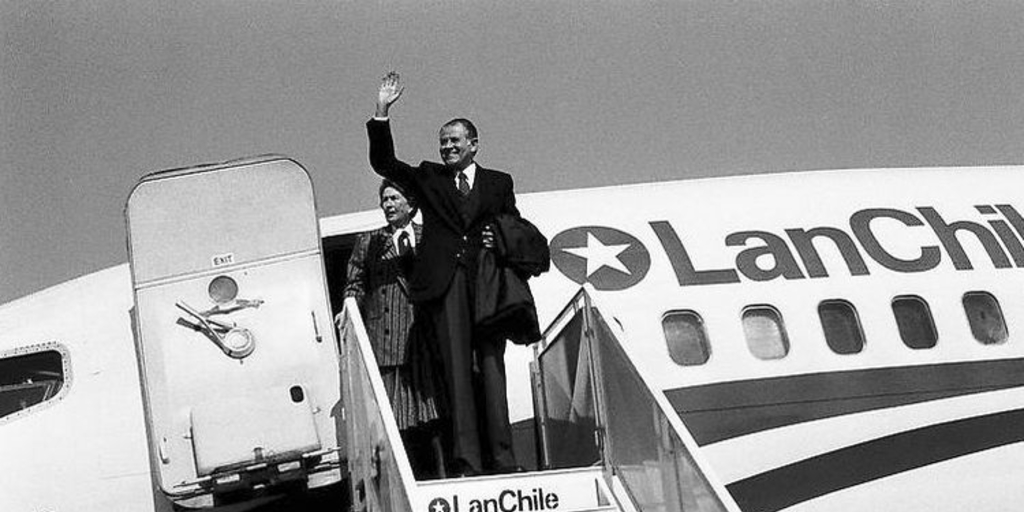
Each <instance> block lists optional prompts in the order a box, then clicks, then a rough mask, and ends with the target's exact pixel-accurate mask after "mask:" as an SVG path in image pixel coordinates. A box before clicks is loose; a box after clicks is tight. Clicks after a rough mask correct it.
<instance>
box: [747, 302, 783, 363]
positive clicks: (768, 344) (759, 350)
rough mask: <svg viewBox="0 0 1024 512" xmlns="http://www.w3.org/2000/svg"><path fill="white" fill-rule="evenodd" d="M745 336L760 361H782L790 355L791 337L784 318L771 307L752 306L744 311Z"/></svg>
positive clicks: (752, 352)
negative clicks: (787, 333) (788, 334)
mask: <svg viewBox="0 0 1024 512" xmlns="http://www.w3.org/2000/svg"><path fill="white" fill-rule="evenodd" d="M743 334H744V335H745V336H746V338H747V348H749V349H750V353H751V354H754V357H756V358H758V359H764V360H770V359H782V358H783V357H786V354H788V353H789V336H787V335H786V326H785V325H783V323H782V316H781V315H780V314H779V312H778V311H777V310H776V309H775V308H773V307H771V306H750V307H748V308H746V309H744V310H743Z"/></svg>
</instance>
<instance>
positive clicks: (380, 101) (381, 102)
mask: <svg viewBox="0 0 1024 512" xmlns="http://www.w3.org/2000/svg"><path fill="white" fill-rule="evenodd" d="M403 90H405V87H404V86H403V85H402V84H401V82H400V80H399V76H398V73H395V72H394V71H388V74H386V75H384V78H383V79H382V80H381V81H380V89H379V90H378V91H377V117H387V116H388V110H389V109H390V108H391V104H392V103H394V102H396V101H398V98H399V97H401V96H402V91H403Z"/></svg>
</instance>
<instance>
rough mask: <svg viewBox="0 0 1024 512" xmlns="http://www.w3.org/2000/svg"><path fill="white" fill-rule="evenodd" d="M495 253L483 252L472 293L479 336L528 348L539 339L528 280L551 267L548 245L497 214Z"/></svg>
mask: <svg viewBox="0 0 1024 512" xmlns="http://www.w3.org/2000/svg"><path fill="white" fill-rule="evenodd" d="M494 235H495V236H494V238H495V250H494V251H493V252H492V251H482V252H481V253H480V258H479V266H478V270H477V275H476V279H477V284H476V293H475V294H474V304H475V307H474V318H475V323H476V329H477V331H478V332H480V333H481V334H482V335H483V336H492V337H498V338H502V339H505V338H507V339H510V340H512V342H514V343H517V344H520V345H526V344H529V343H533V342H535V341H538V340H540V338H541V334H540V325H539V323H538V321H537V308H536V306H535V305H534V302H533V294H532V293H531V292H530V285H529V284H528V283H527V282H526V280H527V279H528V278H529V276H537V275H540V274H541V273H543V272H547V270H548V268H549V266H550V264H551V255H550V251H549V249H548V240H547V238H545V237H544V235H543V234H542V233H541V232H540V230H539V229H537V227H536V226H534V225H533V224H531V223H530V222H529V221H527V220H526V219H524V218H522V217H514V216H512V215H499V216H498V217H497V219H496V221H495V232H494Z"/></svg>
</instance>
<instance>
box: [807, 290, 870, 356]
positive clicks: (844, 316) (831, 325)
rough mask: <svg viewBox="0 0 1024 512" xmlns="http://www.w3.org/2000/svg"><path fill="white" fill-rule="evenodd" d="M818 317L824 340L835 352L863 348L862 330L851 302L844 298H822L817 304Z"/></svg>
mask: <svg viewBox="0 0 1024 512" xmlns="http://www.w3.org/2000/svg"><path fill="white" fill-rule="evenodd" d="M818 317H819V318H820V319H821V328H822V330H823V331H824V332H825V342H826V343H828V346H829V348H831V349H832V351H833V352H835V353H836V354H856V353H859V352H860V351H861V350H864V331H863V329H861V326H860V319H859V318H857V310H856V309H854V307H853V304H850V303H849V302H846V301H845V300H838V299H835V300H824V301H822V302H821V303H820V304H818Z"/></svg>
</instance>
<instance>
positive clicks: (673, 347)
mask: <svg viewBox="0 0 1024 512" xmlns="http://www.w3.org/2000/svg"><path fill="white" fill-rule="evenodd" d="M963 308H964V312H965V313H966V314H967V320H968V322H969V323H970V327H971V333H972V334H973V335H974V339H976V340H977V341H978V342H979V343H981V344H983V345H997V344H1001V343H1004V342H1006V340H1007V338H1008V337H1009V333H1008V331H1007V329H1006V322H1005V321H1004V319H1003V312H1002V309H1000V307H999V301H998V300H996V298H995V296H993V295H992V294H991V293H988V292H981V291H978V292H968V293H965V294H964V296H963ZM892 312H893V316H894V317H895V319H896V326H897V328H898V329H899V333H900V339H902V340H903V344H904V345H906V346H907V347H909V348H911V349H915V350H926V349H930V348H932V347H934V346H935V344H936V343H937V342H938V339H939V336H938V332H937V331H936V329H935V322H934V321H933V320H932V313H931V309H930V308H929V307H928V302H926V301H925V300H924V299H923V298H921V297H918V296H916V295H902V296H899V297H896V298H894V299H893V300H892ZM818 318H819V319H820V320H821V328H822V331H823V332H824V334H825V342H826V343H827V344H828V346H829V348H830V349H831V350H832V351H833V352H834V353H836V354H857V353H859V352H860V351H862V350H863V349H864V330H863V329H862V328H861V325H860V319H859V317H858V316H857V308H855V307H854V306H853V304H851V303H850V302H848V301H845V300H842V299H830V300H825V301H822V302H821V303H820V304H818ZM741 321H742V322H743V333H744V335H745V337H746V342H747V347H748V348H749V349H750V353H751V354H753V355H754V357H756V358H758V359H762V360H775V359H782V358H784V357H786V355H788V354H789V347H790V344H789V336H788V335H787V334H786V325H785V323H784V322H783V320H782V315H781V314H780V313H779V311H778V310H777V309H775V308H774V307H772V306H767V305H758V306H749V307H747V308H745V309H744V310H743V313H742V318H741ZM661 326H662V330H663V332H664V334H665V342H666V344H667V345H668V353H669V356H670V357H671V358H672V361H674V362H675V363H676V364H678V365H681V366H699V365H702V364H704V363H706V362H708V359H709V358H710V356H711V345H710V342H709V340H708V333H707V330H706V329H705V327H704V320H703V319H702V318H701V316H700V314H698V313H697V312H696V311H691V310H681V311H670V312H668V313H666V314H665V316H664V317H662V321H661Z"/></svg>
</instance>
